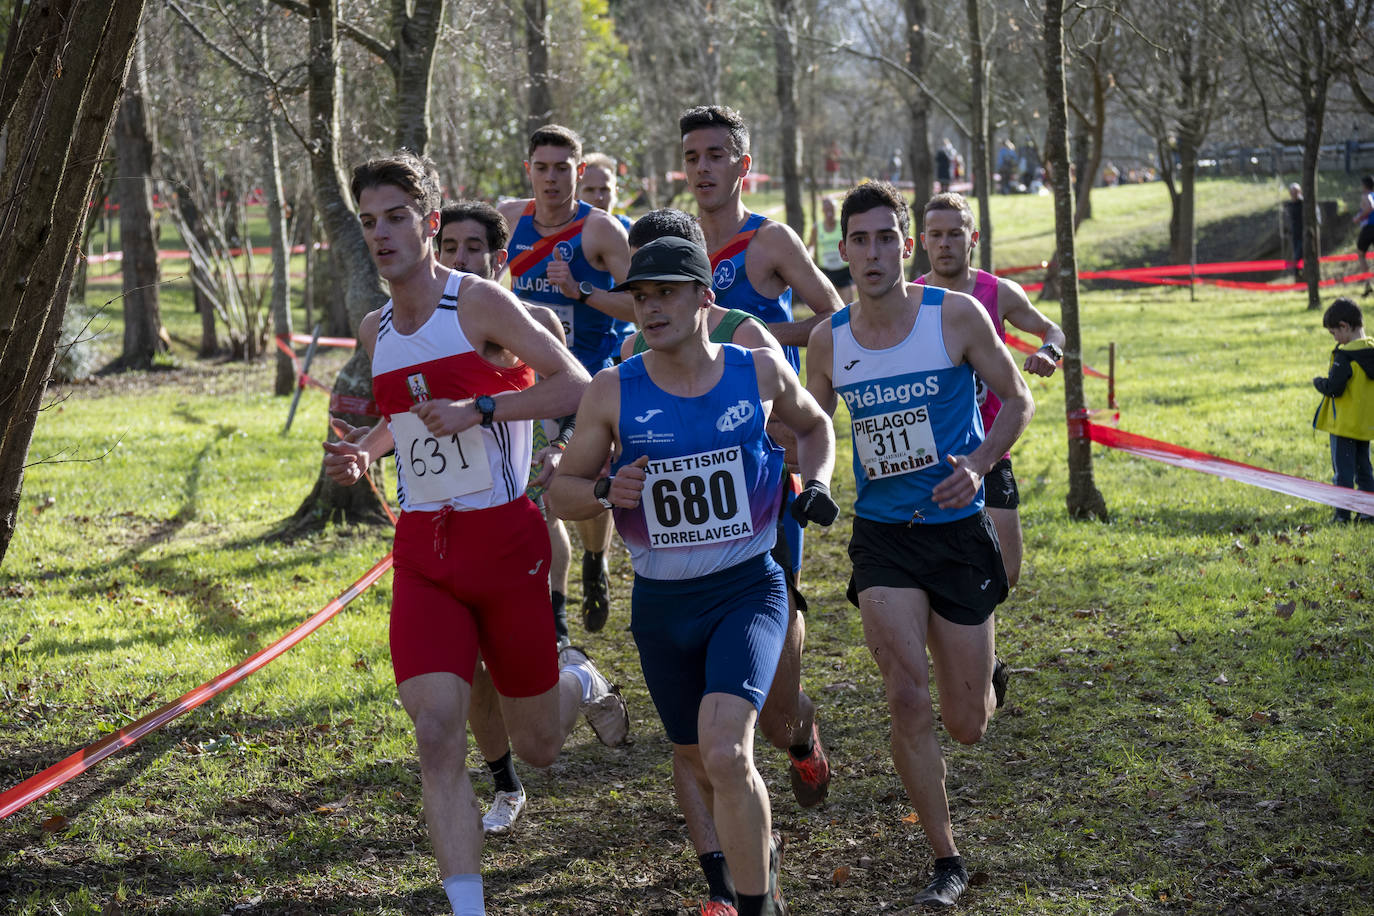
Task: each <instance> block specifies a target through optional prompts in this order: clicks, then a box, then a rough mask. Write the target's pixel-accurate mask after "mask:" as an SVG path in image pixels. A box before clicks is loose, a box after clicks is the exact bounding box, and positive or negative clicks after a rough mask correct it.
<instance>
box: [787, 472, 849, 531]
mask: <svg viewBox="0 0 1374 916" xmlns="http://www.w3.org/2000/svg"><path fill="white" fill-rule="evenodd" d="M839 514H840V507H839V506H838V505H837V504H836V503H835V500H833V499H831V498H830V488H829V487H828V486H826V485H825V484H823V483H821V482H820V481H819V480H808V481H807V482H806V486H804V487H802V491H801V492H800V493H798V494H797V498H796V499H794V500H792V517H793V518H794V519H796V520H797V523H798V524H799V525H801V526H802V527H803V528H805V527H806V523H807V522H815V523H816V524H818V525H824V526H826V527H828V526H829V525H830V524H831V523H833V522H834V521H835V519H836V518H837V517H838V516H839Z"/></svg>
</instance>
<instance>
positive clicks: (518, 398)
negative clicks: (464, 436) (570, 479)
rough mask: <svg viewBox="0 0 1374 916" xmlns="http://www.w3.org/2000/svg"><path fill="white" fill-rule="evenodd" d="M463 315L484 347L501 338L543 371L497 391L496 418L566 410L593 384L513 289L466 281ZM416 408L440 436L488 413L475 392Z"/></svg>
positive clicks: (556, 413) (465, 325)
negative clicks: (527, 383) (520, 387)
mask: <svg viewBox="0 0 1374 916" xmlns="http://www.w3.org/2000/svg"><path fill="white" fill-rule="evenodd" d="M458 315H459V319H460V321H461V322H462V326H463V332H464V333H465V334H466V335H467V337H468V340H469V342H470V343H472V345H473V346H474V347H475V348H476V349H477V351H478V352H482V350H483V349H484V348H485V347H486V345H487V344H488V343H492V344H495V345H496V346H498V347H503V348H505V349H506V350H509V351H510V352H511V353H513V354H514V355H515V357H516V358H517V359H519V360H520V361H522V362H523V363H525V364H526V365H527V366H529V367H530V368H531V369H533V370H534V371H535V372H537V373H538V374H539V375H540V376H542V377H541V378H540V380H539V381H538V382H536V383H535V384H534V385H532V386H531V387H529V388H526V389H525V390H524V391H511V392H502V393H500V394H496V395H493V396H492V397H493V400H494V401H495V404H496V409H495V410H494V411H493V412H492V419H493V420H495V421H497V422H502V421H506V420H538V419H541V418H543V417H558V416H563V415H565V414H568V413H571V412H572V411H573V409H575V408H576V406H577V402H578V399H579V398H580V397H581V396H582V390H583V389H584V388H585V387H586V385H587V370H585V369H583V368H582V366H581V364H580V363H578V362H577V360H575V359H574V358H573V356H572V354H571V353H569V352H568V350H567V348H566V347H564V346H562V345H561V344H559V343H558V341H557V340H555V339H554V337H553V335H552V334H550V333H549V332H548V331H546V330H544V329H543V328H542V327H540V326H539V325H538V324H536V323H535V321H534V319H533V318H532V317H531V316H530V313H529V310H528V309H527V308H526V307H525V306H524V304H522V303H521V302H520V300H519V299H516V298H515V296H514V295H512V294H511V292H510V291H509V290H507V289H504V288H503V287H501V286H498V285H497V284H495V283H493V282H491V281H489V280H477V281H475V282H468V281H465V284H464V288H463V292H462V293H460V294H459V297H458ZM410 410H411V413H413V414H415V415H416V416H418V417H419V418H420V419H421V420H422V421H424V424H425V427H426V428H427V429H428V430H429V431H430V432H431V433H433V434H435V435H436V436H447V435H451V434H454V433H460V432H462V431H463V430H465V429H470V428H471V427H473V426H476V425H477V424H478V423H479V422H481V419H482V416H481V412H480V411H479V410H478V409H477V406H476V403H475V401H474V399H472V398H465V399H463V400H461V401H449V400H445V399H440V400H434V401H424V402H422V403H420V404H416V405H415V406H414V407H412V408H411V409H410Z"/></svg>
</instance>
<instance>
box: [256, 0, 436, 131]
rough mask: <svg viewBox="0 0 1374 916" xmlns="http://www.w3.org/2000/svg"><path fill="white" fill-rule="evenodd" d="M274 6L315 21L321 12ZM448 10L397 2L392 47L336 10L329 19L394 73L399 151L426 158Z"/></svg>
mask: <svg viewBox="0 0 1374 916" xmlns="http://www.w3.org/2000/svg"><path fill="white" fill-rule="evenodd" d="M272 2H273V3H275V4H277V5H278V6H280V7H282V8H283V9H288V10H291V11H292V12H294V13H297V14H299V15H301V16H303V17H305V18H307V19H312V20H313V19H314V17H315V12H316V10H317V7H318V4H317V3H315V2H313V0H312V2H309V3H303V2H301V0H272ZM447 8H448V0H404V2H403V0H393V2H391V3H390V4H388V10H389V12H390V18H389V19H388V25H389V27H390V30H391V40H390V42H389V43H388V42H387V41H386V40H385V39H383V38H381V37H380V36H377V35H374V34H372V33H371V32H369V31H367V29H365V28H363V27H362V26H361V25H359V24H358V23H355V22H350V21H346V20H342V19H340V18H339V15H338V9H337V6H336V7H335V9H334V11H333V13H332V15H331V16H330V20H331V22H332V23H333V31H334V33H335V34H336V35H343V36H345V37H347V38H348V39H350V40H351V41H353V42H355V43H356V44H357V45H358V46H359V47H361V48H363V49H364V50H366V51H369V52H370V53H371V54H372V55H373V56H375V57H376V58H377V59H378V60H379V61H381V62H382V63H383V64H384V65H385V66H386V68H387V70H389V71H390V72H391V76H392V80H393V82H394V85H395V93H394V94H393V96H392V97H391V99H390V100H389V109H390V110H391V111H392V112H393V114H394V116H395V122H394V123H395V127H396V132H395V137H396V146H397V147H398V148H404V149H408V150H411V151H412V152H416V153H423V152H424V151H425V150H426V149H427V148H428V147H429V133H430V116H429V110H430V99H431V97H432V93H431V91H430V86H431V83H432V80H433V75H434V51H435V48H436V47H438V43H439V30H440V29H441V28H442V26H443V23H444V14H445V10H446V9H447Z"/></svg>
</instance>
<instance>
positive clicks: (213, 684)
mask: <svg viewBox="0 0 1374 916" xmlns="http://www.w3.org/2000/svg"><path fill="white" fill-rule="evenodd" d="M391 562H392V558H391V552H390V551H388V552H387V555H386V556H384V557H382V559H380V560H378V561H377V565H376V566H373V567H372V568H371V569H369V570H368V571H367V572H366V573H364V574H363V576H362V578H360V579H359V580H358V581H357V582H354V583H353V584H352V585H350V586H349V587H348V588H347V589H346V590H345V591H344V592H343V594H341V595H339V597H337V598H335V599H334V600H333V601H331V602H329V603H328V604H327V605H325V606H324V607H323V608H321V609H320V610H319V611H317V612H316V613H315V615H314V616H313V617H311V618H310V619H309V620H307V621H305V622H304V623H302V624H300V625H299V626H297V627H296V628H295V629H294V630H292V631H291V632H290V633H287V634H286V635H285V636H283V637H282V638H281V639H279V640H278V641H277V642H275V643H273V644H272V645H270V646H268V647H267V648H266V649H263V650H262V651H260V652H258V653H257V654H255V655H253V656H252V657H250V658H248V659H247V660H245V661H244V662H243V663H241V664H239V665H237V666H235V667H233V668H230V669H229V670H228V671H225V672H224V673H223V674H221V675H220V676H219V677H217V678H215V679H214V680H212V681H208V682H206V683H204V684H201V685H200V686H199V687H197V688H196V689H195V690H192V691H191V692H190V693H188V694H186V695H185V696H183V697H181V699H179V700H176V701H174V702H171V703H168V704H167V705H166V706H163V707H162V708H161V709H158V710H156V711H154V712H152V713H149V714H148V715H146V716H144V717H143V718H142V719H139V720H138V721H137V722H135V723H134V724H132V725H130V726H128V727H127V728H121V729H120V730H119V731H117V732H115V733H114V734H113V735H109V736H108V737H106V738H102V739H101V740H99V741H97V742H96V743H95V744H92V745H91V746H90V747H88V748H86V749H84V750H80V751H77V752H76V753H75V754H72V755H71V756H70V757H68V758H67V759H66V760H63V761H61V762H60V763H55V764H53V765H52V766H50V767H48V768H47V769H46V770H44V771H42V772H41V773H38V774H36V775H34V776H31V777H29V778H28V779H26V780H24V781H23V782H21V783H20V784H19V785H17V786H15V787H14V788H12V789H10V790H9V791H8V792H5V793H4V794H3V795H0V818H6V817H9V816H10V815H11V814H13V813H14V812H16V811H18V810H19V809H20V808H23V807H24V806H25V805H27V804H29V803H30V802H32V801H34V800H35V799H38V798H41V797H43V796H44V795H46V794H48V793H49V792H51V791H52V790H53V789H56V788H57V787H58V786H60V785H62V784H63V783H65V782H67V781H68V780H70V779H72V778H74V777H76V776H79V775H81V774H82V773H84V772H86V771H87V770H89V769H90V768H91V767H93V766H95V765H96V764H97V763H99V762H100V761H102V760H104V759H105V758H106V757H109V756H110V755H111V754H114V753H115V752H117V751H120V750H122V749H124V748H126V747H128V746H129V745H131V744H133V743H134V742H135V741H137V740H139V739H140V738H142V737H143V736H144V735H146V734H148V733H149V732H152V731H156V730H157V729H159V728H161V727H162V726H164V725H166V724H167V723H168V722H171V721H172V720H173V719H176V718H177V717H179V716H181V715H182V714H183V713H187V712H190V711H191V710H192V709H195V708H196V707H197V706H199V705H201V704H202V703H204V702H205V701H206V700H209V699H211V698H212V697H214V696H216V695H217V694H219V693H221V692H222V691H224V690H226V689H228V688H229V687H232V686H233V685H234V684H237V683H238V682H239V681H241V680H243V679H244V678H245V677H247V676H248V675H250V674H252V673H253V672H254V671H257V670H258V669H259V668H261V667H263V666H264V665H266V664H267V663H268V662H270V661H272V660H273V659H275V658H277V656H279V655H281V654H282V653H283V652H285V651H286V650H287V649H290V648H291V647H292V646H294V645H296V643H298V642H300V641H301V640H302V639H305V637H307V636H309V635H310V634H311V633H313V632H315V631H316V630H318V629H319V628H320V627H321V626H322V625H324V624H325V623H326V622H328V621H329V619H330V618H332V617H333V616H334V615H335V614H337V613H338V612H339V611H341V610H343V608H344V606H345V605H347V604H348V603H349V602H351V601H352V600H353V599H354V598H356V597H358V596H359V595H361V594H362V593H363V592H364V591H366V590H367V589H368V587H369V586H371V585H372V584H373V583H374V582H376V581H377V580H378V579H380V578H381V577H382V575H383V574H384V573H385V572H386V571H387V570H388V569H390V568H391Z"/></svg>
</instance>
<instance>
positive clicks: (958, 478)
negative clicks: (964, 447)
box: [930, 293, 1035, 509]
mask: <svg viewBox="0 0 1374 916" xmlns="http://www.w3.org/2000/svg"><path fill="white" fill-rule="evenodd" d="M945 303H946V307H945V308H944V309H943V310H942V311H943V314H944V332H945V341H946V345H947V346H949V344H950V343H951V342H952V343H953V344H954V346H953V347H950V358H951V359H953V360H955V361H956V362H959V361H965V362H967V363H968V364H969V365H970V366H972V367H973V371H975V372H977V373H978V375H979V377H981V378H982V379H983V381H984V382H986V383H987V386H988V387H989V388H991V389H992V391H993V393H994V394H996V395H997V397H998V398H1000V399H1001V400H1002V406H1001V408H999V409H998V411H997V419H996V420H994V421H993V423H992V428H991V429H989V430H988V431H987V433H986V435H985V437H984V439H983V442H982V444H981V445H979V446H978V447H977V448H976V449H974V450H973V451H972V452H970V453H969V454H967V455H947V456H946V461H948V462H949V464H950V465H951V467H952V470H951V472H950V475H949V476H948V477H946V478H945V479H944V480H942V481H940V482H939V483H938V484H936V485H935V488H934V489H933V490H932V491H931V494H930V495H931V498H933V499H934V500H935V504H936V505H938V506H940V507H941V508H942V509H950V508H955V509H957V508H961V507H963V506H967V505H968V504H969V503H970V502H972V501H973V498H974V497H975V496H977V495H978V487H979V486H980V485H981V484H982V482H983V478H984V477H985V476H986V475H987V473H988V471H990V470H991V469H992V466H993V465H994V464H996V463H997V461H998V459H1000V458H1001V457H1002V456H1003V455H1005V454H1006V453H1007V452H1008V451H1009V450H1010V449H1011V446H1012V443H1014V442H1015V441H1016V440H1017V438H1018V437H1019V436H1020V435H1021V433H1022V432H1023V431H1024V430H1025V428H1026V426H1027V424H1029V423H1030V420H1031V417H1032V416H1033V415H1034V414H1035V401H1034V400H1033V399H1032V398H1031V393H1030V388H1029V387H1027V385H1026V380H1025V379H1024V378H1022V377H1021V373H1020V372H1017V371H1016V363H1015V362H1014V361H1013V360H1012V357H1011V353H1010V352H1009V351H1008V350H1007V348H1006V345H1005V344H1003V343H1002V341H1001V339H1000V338H999V337H998V335H997V332H996V331H994V330H993V327H992V320H991V319H990V318H989V317H988V313H987V312H986V311H985V310H984V309H983V307H982V306H981V305H979V304H978V303H977V302H975V301H974V300H973V299H972V298H971V297H969V296H964V295H961V294H958V293H954V294H948V293H947V294H946V296H945ZM951 306H952V307H951Z"/></svg>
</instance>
